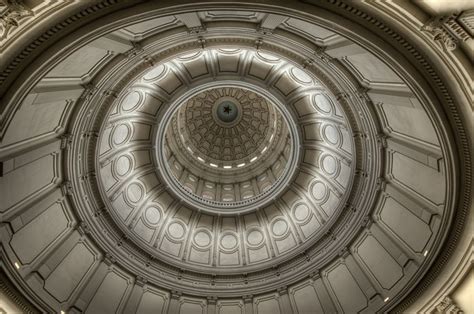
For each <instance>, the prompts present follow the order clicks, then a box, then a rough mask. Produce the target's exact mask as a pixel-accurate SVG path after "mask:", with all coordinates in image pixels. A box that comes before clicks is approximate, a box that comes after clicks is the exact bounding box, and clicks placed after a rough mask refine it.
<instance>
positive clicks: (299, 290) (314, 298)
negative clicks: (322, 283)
mask: <svg viewBox="0 0 474 314" xmlns="http://www.w3.org/2000/svg"><path fill="white" fill-rule="evenodd" d="M311 281H312V280H308V281H306V282H305V283H304V284H301V285H299V286H297V287H292V288H290V290H289V295H290V299H291V301H292V302H291V303H292V305H293V308H295V309H296V311H295V313H298V314H306V313H324V310H323V308H322V306H321V303H320V301H319V298H318V295H317V294H316V291H315V290H314V287H313V285H312V283H311Z"/></svg>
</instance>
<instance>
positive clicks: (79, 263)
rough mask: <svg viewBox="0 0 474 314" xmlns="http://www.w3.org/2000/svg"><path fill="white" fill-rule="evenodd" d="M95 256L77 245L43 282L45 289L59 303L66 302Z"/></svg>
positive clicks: (84, 246) (82, 246)
mask: <svg viewBox="0 0 474 314" xmlns="http://www.w3.org/2000/svg"><path fill="white" fill-rule="evenodd" d="M94 260H95V256H94V252H92V251H91V250H90V249H89V248H88V247H87V246H86V245H85V244H84V243H78V244H76V246H75V247H74V248H73V249H72V250H71V251H70V252H69V254H68V255H67V256H66V257H65V258H64V259H63V260H62V262H61V263H60V264H59V265H58V267H56V269H55V270H54V271H53V272H52V273H51V275H50V276H49V277H48V279H46V281H45V285H44V287H45V289H46V290H47V291H48V292H49V293H50V294H51V295H52V296H54V297H55V298H56V299H57V300H58V301H59V302H64V301H66V300H67V299H68V298H69V297H70V295H71V293H72V292H73V291H74V289H75V288H76V287H77V286H78V284H79V282H80V281H81V280H82V279H83V278H84V276H85V275H86V273H87V272H88V271H89V270H90V269H91V267H92V265H93V264H94Z"/></svg>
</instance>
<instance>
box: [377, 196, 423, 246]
mask: <svg viewBox="0 0 474 314" xmlns="http://www.w3.org/2000/svg"><path fill="white" fill-rule="evenodd" d="M379 215H380V219H381V220H382V222H383V223H384V224H385V225H386V226H387V227H388V228H389V229H390V230H391V231H392V232H393V233H395V234H396V235H397V236H398V237H399V238H401V239H402V241H403V242H405V243H406V244H407V245H408V246H409V247H411V248H412V249H413V251H414V252H417V253H421V251H422V250H423V248H424V247H425V245H426V243H428V240H429V239H430V237H431V234H432V232H431V230H430V227H429V226H428V225H427V224H426V223H425V222H424V221H423V220H421V219H420V218H418V216H416V215H414V214H413V213H412V212H411V211H410V209H409V208H407V207H405V206H403V205H402V204H401V203H399V202H398V201H397V200H396V199H394V198H392V197H387V198H385V200H384V201H383V205H382V209H381V211H380V214H379Z"/></svg>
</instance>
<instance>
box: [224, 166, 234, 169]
mask: <svg viewBox="0 0 474 314" xmlns="http://www.w3.org/2000/svg"><path fill="white" fill-rule="evenodd" d="M231 168H232V166H224V169H231Z"/></svg>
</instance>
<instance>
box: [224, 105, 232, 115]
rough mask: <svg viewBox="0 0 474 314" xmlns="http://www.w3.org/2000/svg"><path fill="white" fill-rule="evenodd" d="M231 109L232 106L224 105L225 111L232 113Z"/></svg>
mask: <svg viewBox="0 0 474 314" xmlns="http://www.w3.org/2000/svg"><path fill="white" fill-rule="evenodd" d="M231 111H232V108H230V106H225V107H224V112H225V113H227V114H230V112H231Z"/></svg>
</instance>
